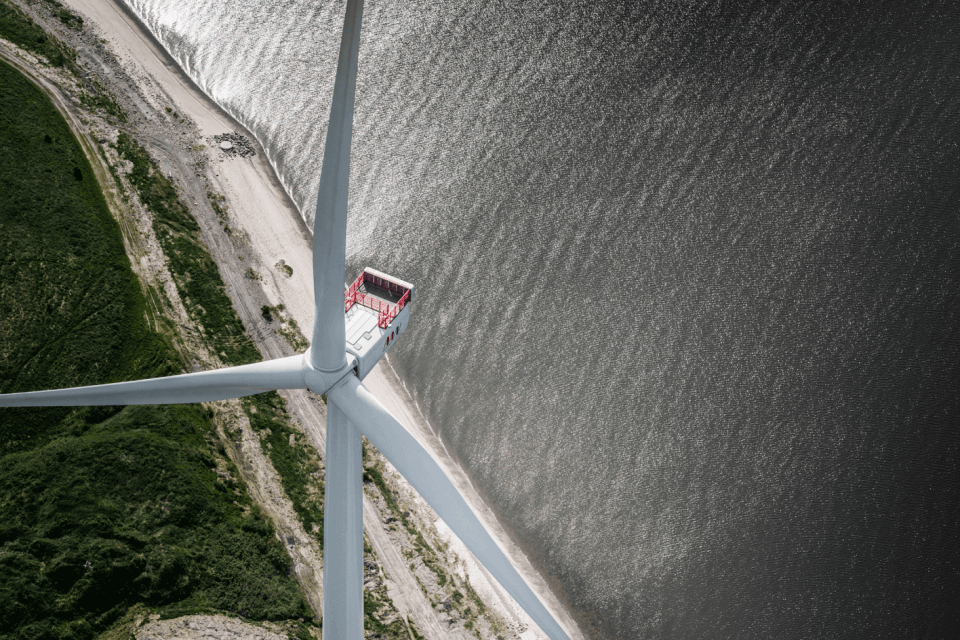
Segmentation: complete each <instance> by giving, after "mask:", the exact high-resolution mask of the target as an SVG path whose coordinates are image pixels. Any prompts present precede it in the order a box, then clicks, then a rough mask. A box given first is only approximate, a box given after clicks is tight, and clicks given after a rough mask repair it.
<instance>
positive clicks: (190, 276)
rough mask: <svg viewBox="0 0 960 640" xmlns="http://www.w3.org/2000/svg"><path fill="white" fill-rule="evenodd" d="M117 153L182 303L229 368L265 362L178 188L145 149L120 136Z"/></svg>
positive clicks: (126, 135) (124, 135) (129, 138)
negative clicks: (149, 220) (148, 216)
mask: <svg viewBox="0 0 960 640" xmlns="http://www.w3.org/2000/svg"><path fill="white" fill-rule="evenodd" d="M116 149H117V153H118V154H119V155H120V157H121V158H123V159H124V160H127V161H129V162H130V164H131V169H130V171H129V172H128V173H127V176H126V177H127V180H128V181H129V182H130V184H131V185H132V186H133V187H134V189H136V192H137V195H138V196H139V197H140V201H141V202H142V203H143V205H144V206H145V207H146V208H147V209H148V210H150V212H151V213H153V230H154V233H155V234H156V236H157V240H158V241H159V242H160V245H161V247H162V248H163V252H164V254H165V255H166V257H167V260H168V268H169V269H170V273H171V275H172V276H173V279H174V282H176V285H177V291H178V292H179V294H180V299H181V300H182V301H183V304H184V307H185V308H186V310H187V313H188V314H189V315H190V318H191V319H192V320H193V321H194V322H195V323H196V324H197V326H198V328H199V329H200V331H201V332H202V334H203V338H204V340H205V341H206V342H207V343H208V344H209V345H210V346H211V348H212V350H213V351H214V353H217V354H218V355H219V356H220V358H221V359H222V361H223V362H224V364H248V363H251V362H259V361H260V360H262V358H261V356H260V352H258V351H257V349H256V347H255V346H254V345H253V343H252V342H251V341H250V340H249V339H247V338H246V336H245V335H244V329H243V323H242V322H241V321H240V318H239V317H238V316H237V313H236V311H235V310H234V308H233V304H232V303H231V302H230V298H229V297H228V296H227V294H226V291H225V287H224V285H223V279H222V278H221V277H220V271H219V270H218V269H217V264H216V263H215V262H214V261H213V258H211V257H210V253H209V251H207V248H206V247H205V246H204V244H203V240H202V239H201V237H200V225H198V224H197V221H196V220H195V219H194V218H193V216H192V215H191V214H190V211H189V209H187V206H186V205H185V204H183V202H182V201H181V200H180V196H179V195H178V193H177V189H176V187H175V186H174V184H173V181H172V180H170V178H168V177H167V176H165V175H163V173H162V172H161V171H160V170H159V169H158V168H157V166H156V164H155V163H154V162H153V160H152V159H151V158H150V155H149V154H148V153H147V151H146V149H144V148H143V147H141V146H140V145H139V144H138V143H137V142H136V141H135V140H134V139H133V138H132V137H131V136H130V135H128V134H126V133H120V135H119V136H118V139H117V143H116Z"/></svg>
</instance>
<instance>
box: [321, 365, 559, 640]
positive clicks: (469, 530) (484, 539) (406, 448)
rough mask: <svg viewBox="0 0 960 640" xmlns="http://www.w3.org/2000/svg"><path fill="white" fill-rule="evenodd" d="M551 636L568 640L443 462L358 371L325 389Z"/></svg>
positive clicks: (554, 638)
mask: <svg viewBox="0 0 960 640" xmlns="http://www.w3.org/2000/svg"><path fill="white" fill-rule="evenodd" d="M327 397H328V398H329V399H331V400H333V402H335V403H336V405H337V406H338V407H339V408H340V410H342V411H343V413H345V414H346V415H347V417H348V418H349V419H350V421H351V422H353V424H354V425H356V427H357V429H359V430H360V432H361V433H363V435H365V436H367V438H368V439H369V440H370V442H372V443H373V445H374V446H375V447H376V448H377V449H379V450H380V453H382V454H383V455H384V456H386V458H387V459H388V460H389V461H390V463H391V464H393V466H394V467H396V469H397V471H399V472H400V473H401V474H402V475H403V477H404V478H406V479H407V481H408V482H409V483H410V484H411V485H412V486H413V488H414V489H415V490H416V491H417V493H419V494H420V495H421V496H423V499H424V500H426V501H427V503H428V504H429V505H430V506H431V507H433V509H434V511H436V512H437V515H438V516H440V517H441V518H442V519H443V521H444V522H445V523H447V526H449V527H450V529H451V530H453V532H454V533H455V534H457V537H459V538H460V540H461V541H462V542H463V543H464V544H465V545H466V546H467V548H468V549H470V551H471V552H473V554H474V555H475V556H476V557H477V560H479V561H480V562H481V564H483V566H484V567H486V568H487V570H488V571H489V572H490V573H491V574H492V575H493V577H494V578H496V579H497V581H498V582H499V583H500V584H501V585H502V586H503V588H504V589H506V590H507V592H508V593H509V594H510V595H511V596H513V598H514V600H516V601H517V604H519V605H520V606H521V607H523V610H524V611H526V612H527V614H529V616H530V617H531V618H532V619H533V621H534V622H535V623H536V624H537V625H538V626H539V627H540V628H541V629H542V630H543V632H544V633H546V634H547V635H548V636H549V637H550V638H551V639H552V640H569V638H568V636H567V634H566V633H565V632H564V631H563V629H562V628H561V627H560V625H559V624H558V623H557V621H556V620H554V618H553V616H552V615H550V613H549V612H548V611H547V608H546V607H544V606H543V604H542V603H541V602H540V600H539V599H538V598H537V596H536V595H535V594H534V593H533V591H532V590H531V589H530V587H529V586H527V583H526V582H525V581H524V580H523V578H521V577H520V574H519V573H517V570H516V569H514V567H513V565H512V564H511V563H510V561H509V560H508V559H507V557H506V555H504V553H503V551H501V550H500V547H498V546H497V543H496V542H494V540H493V538H492V537H491V536H490V534H489V533H488V532H487V530H486V529H485V528H484V526H483V524H481V522H480V519H479V518H477V516H476V514H474V513H473V510H471V509H470V507H469V505H467V502H466V500H464V499H463V496H461V495H460V492H459V491H457V489H456V487H455V486H454V485H453V482H451V481H450V479H449V478H448V477H447V476H446V474H444V472H443V470H442V469H441V468H440V465H438V464H437V462H436V461H435V460H434V459H433V457H431V456H430V454H429V453H427V451H426V449H424V448H423V446H421V445H420V443H419V442H417V440H416V438H414V437H413V435H411V434H410V432H409V431H407V430H406V428H404V426H403V425H402V424H400V422H399V421H398V420H397V419H396V418H394V417H393V416H392V415H390V412H389V411H387V410H386V409H385V408H384V406H383V405H382V404H380V402H378V401H377V399H376V398H374V397H373V395H372V394H371V393H370V391H369V390H368V389H367V388H366V387H364V386H363V385H362V384H361V383H360V381H359V380H357V378H356V376H353V375H349V376H347V378H346V380H345V382H344V383H343V384H341V385H339V386H337V387H334V388H333V389H330V391H328V392H327Z"/></svg>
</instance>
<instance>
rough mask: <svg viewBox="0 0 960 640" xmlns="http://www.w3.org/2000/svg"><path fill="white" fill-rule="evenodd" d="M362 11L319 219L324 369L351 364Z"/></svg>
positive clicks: (316, 253)
mask: <svg viewBox="0 0 960 640" xmlns="http://www.w3.org/2000/svg"><path fill="white" fill-rule="evenodd" d="M362 15H363V0H348V2H347V12H346V16H345V17H344V20H343V37H342V39H341V41H340V58H339V60H338V62H337V78H336V81H335V83H334V86H333V104H332V105H331V107H330V123H329V125H328V126H327V140H326V142H325V144H324V147H323V166H322V167H321V169H320V189H319V192H318V194H317V212H316V215H315V216H314V220H313V295H314V301H315V303H316V306H317V308H316V314H315V316H314V325H313V343H312V344H311V346H310V357H311V363H312V364H313V366H314V367H316V368H317V369H319V370H320V371H336V370H338V369H340V368H342V367H343V366H344V365H346V352H345V350H344V344H345V343H346V331H345V328H344V327H345V320H344V316H343V280H344V278H343V276H344V269H345V266H344V261H345V259H346V253H347V195H348V191H349V188H350V139H351V137H352V135H353V101H354V93H355V90H356V86H357V58H358V57H359V52H360V19H361V17H362Z"/></svg>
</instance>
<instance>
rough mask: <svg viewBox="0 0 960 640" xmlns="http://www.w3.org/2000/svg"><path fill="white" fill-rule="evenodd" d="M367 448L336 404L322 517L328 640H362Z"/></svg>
mask: <svg viewBox="0 0 960 640" xmlns="http://www.w3.org/2000/svg"><path fill="white" fill-rule="evenodd" d="M362 452H363V445H362V441H361V439H360V432H359V431H358V430H357V428H356V427H355V426H354V425H353V424H351V422H350V420H349V419H348V418H347V416H346V415H344V413H343V411H341V410H340V408H339V407H338V406H337V403H336V402H334V401H333V400H331V399H330V398H328V402H327V455H326V461H327V471H326V487H325V489H324V496H325V497H324V506H323V509H324V515H323V523H324V524H323V637H324V638H339V639H342V640H360V639H361V638H363V460H362Z"/></svg>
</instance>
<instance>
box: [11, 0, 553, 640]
mask: <svg viewBox="0 0 960 640" xmlns="http://www.w3.org/2000/svg"><path fill="white" fill-rule="evenodd" d="M362 14H363V0H348V2H347V9H346V16H345V18H344V23H343V36H342V39H341V43H340V56H339V60H338V62H337V75H336V81H335V84H334V92H333V105H332V106H331V108H330V123H329V127H328V129H327V139H326V143H325V146H324V150H323V165H322V168H321V171H320V190H319V196H318V198H317V212H316V217H315V222H314V230H313V289H314V296H315V303H316V320H315V324H314V327H313V342H312V344H311V346H310V348H309V349H308V350H307V352H306V353H304V354H302V355H296V356H291V357H288V358H280V359H278V360H271V361H268V362H260V363H257V364H250V365H243V366H238V367H228V368H225V369H217V370H215V371H204V372H200V373H190V374H184V375H179V376H171V377H167V378H153V379H150V380H138V381H132V382H120V383H115V384H104V385H96V386H89V387H76V388H72V389H58V390H53V391H31V392H26V393H11V394H6V395H0V407H39V406H90V405H134V404H184V403H192V402H210V401H214V400H225V399H228V398H239V397H243V396H248V395H253V394H257V393H263V392H266V391H273V390H276V389H309V390H310V391H312V392H314V393H317V394H326V395H327V451H326V458H327V459H326V462H327V467H326V493H325V512H326V513H325V517H324V529H323V545H324V549H325V553H324V565H323V586H324V589H323V636H324V638H329V639H330V640H359V639H360V638H362V637H363V510H362V509H363V505H362V500H363V490H362V482H363V480H362V473H363V469H362V461H361V452H362V442H361V434H363V435H365V436H367V438H368V439H369V440H370V442H372V443H373V445H374V446H375V447H376V448H377V449H378V450H379V451H380V453H382V454H383V455H384V456H385V457H386V458H387V460H389V461H390V462H391V464H393V466H394V467H395V468H396V469H397V471H399V472H400V474H402V475H403V476H404V477H405V478H406V479H407V481H408V482H409V483H410V484H411V485H412V486H413V488H414V489H415V490H416V491H417V492H418V493H419V494H420V495H421V496H422V497H423V498H424V499H425V500H426V501H427V503H428V504H429V505H430V506H431V507H433V509H434V511H436V513H437V515H439V516H440V518H442V519H443V521H444V522H446V524H447V525H448V526H449V527H450V529H451V530H452V531H453V532H454V533H456V535H457V536H458V537H459V538H460V540H461V541H462V542H463V543H464V544H465V545H466V546H467V548H469V549H470V551H471V552H473V554H474V555H475V556H476V557H477V559H478V560H479V561H480V563H481V564H483V566H484V567H486V568H487V570H488V571H489V572H490V573H491V574H492V575H493V576H494V577H495V578H496V579H497V581H499V582H500V584H501V585H502V586H503V588H504V589H506V590H507V592H508V593H510V595H511V596H513V598H514V599H515V600H516V602H517V603H518V604H519V605H520V606H521V607H523V609H524V611H526V612H527V614H529V615H530V617H531V618H532V619H533V621H534V622H535V623H536V624H537V625H538V626H539V627H540V628H541V629H542V630H543V631H544V632H545V633H546V634H547V635H548V636H549V637H550V638H551V639H552V640H568V637H567V634H566V633H565V632H564V631H563V629H562V628H561V627H560V625H559V624H558V623H557V621H556V620H554V618H553V616H551V615H550V613H549V612H548V611H547V609H546V607H544V606H543V604H542V603H541V602H540V600H539V599H538V598H537V596H536V595H535V594H534V593H533V591H532V590H531V589H530V587H529V586H528V585H527V583H526V582H525V581H524V580H523V578H521V577H520V575H519V574H518V573H517V571H516V569H515V568H514V567H513V565H512V564H510V561H509V560H507V557H506V556H505V555H504V553H503V552H502V551H501V550H500V548H499V547H498V546H497V544H496V542H495V541H494V540H493V538H492V537H491V536H490V534H489V533H488V532H487V530H486V529H485V528H484V527H483V525H482V524H481V522H480V520H479V519H478V518H477V516H476V515H475V514H474V513H473V511H472V510H471V509H470V507H469V506H468V505H467V503H466V501H465V500H464V499H463V497H462V496H461V495H460V493H459V492H458V491H457V489H456V488H455V487H454V485H453V483H452V482H451V481H450V479H449V478H448V477H447V476H446V475H445V474H444V472H443V470H442V469H441V468H440V466H439V465H438V464H437V463H436V461H434V459H433V458H432V457H431V456H430V454H429V453H427V451H426V450H425V449H424V448H423V447H422V446H421V445H420V443H419V442H417V440H416V438H414V437H413V435H411V434H410V432H408V431H407V429H406V428H405V427H404V426H403V425H402V424H400V422H399V421H398V420H397V419H396V418H394V417H393V416H392V415H391V414H390V413H389V412H388V411H387V410H386V409H385V408H384V407H383V405H382V404H380V402H378V401H377V399H376V398H374V397H373V395H372V394H371V393H370V392H369V391H368V390H367V388H366V387H364V386H363V384H362V383H361V380H362V379H363V377H364V376H366V374H367V373H369V372H370V370H371V369H372V368H373V366H374V365H375V364H376V363H377V362H378V361H379V360H380V358H381V357H382V356H383V354H384V353H385V352H386V349H387V348H389V346H390V344H391V343H392V341H393V340H394V339H395V338H396V336H397V335H398V334H399V333H400V331H402V330H403V328H404V326H405V325H406V322H407V321H408V320H409V305H408V303H409V302H410V301H411V299H412V295H413V286H412V285H410V284H408V283H405V282H403V281H402V280H398V279H396V278H391V277H390V276H387V275H386V274H382V273H380V272H377V271H374V270H372V269H365V270H364V272H363V273H362V274H361V276H360V278H358V280H357V281H356V282H355V283H354V284H353V286H351V287H350V288H349V289H348V290H347V293H346V297H344V292H343V276H344V270H345V259H346V236H347V191H348V187H349V177H350V141H351V137H352V132H353V106H354V93H355V89H356V83H357V58H358V55H359V48H360V22H361V17H362ZM371 290H372V291H374V292H378V293H380V296H374V295H371V294H370V293H369V292H370V291H371ZM393 298H398V299H397V300H394V299H393ZM384 299H385V300H384ZM348 329H349V331H350V336H349V337H350V342H349V343H348V342H347V338H348V336H347V332H348Z"/></svg>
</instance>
